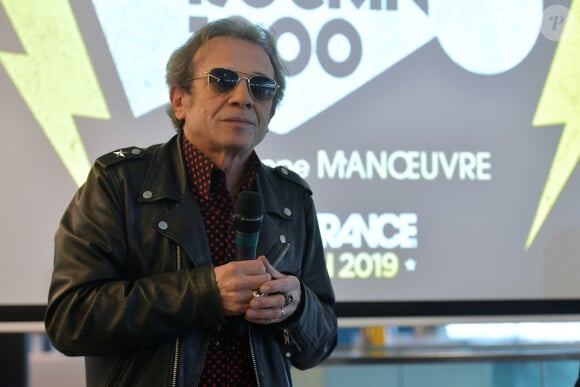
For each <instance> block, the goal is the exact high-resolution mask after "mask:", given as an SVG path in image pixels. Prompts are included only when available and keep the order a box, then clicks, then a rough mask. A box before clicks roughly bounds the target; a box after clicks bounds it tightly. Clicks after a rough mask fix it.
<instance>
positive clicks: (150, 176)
mask: <svg viewBox="0 0 580 387" xmlns="http://www.w3.org/2000/svg"><path fill="white" fill-rule="evenodd" d="M182 136H183V131H179V133H178V134H176V135H175V136H173V137H172V138H171V139H170V140H169V141H168V142H166V143H165V144H162V145H160V146H159V148H157V150H156V151H155V152H154V153H153V156H152V160H151V164H150V165H149V169H148V171H147V174H146V175H145V179H144V180H143V186H142V190H141V192H142V193H143V192H147V191H149V192H150V193H151V195H149V200H147V201H155V200H160V199H173V200H175V201H183V199H184V198H185V196H186V194H187V192H188V190H189V187H188V183H187V175H186V169H185V161H184V160H183V156H182V154H183V150H182V144H183V142H182ZM141 197H143V196H142V195H141Z"/></svg>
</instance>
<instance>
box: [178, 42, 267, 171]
mask: <svg viewBox="0 0 580 387" xmlns="http://www.w3.org/2000/svg"><path fill="white" fill-rule="evenodd" d="M193 64H194V66H193V67H194V74H193V75H194V77H195V78H199V79H195V80H193V81H192V85H191V92H190V93H187V92H186V91H184V90H180V89H172V90H171V101H172V105H173V109H174V112H175V115H176V117H177V118H179V119H185V125H184V127H183V129H184V134H185V136H186V137H187V138H188V139H189V141H190V142H191V143H193V144H194V145H195V146H196V147H198V148H199V149H200V150H201V151H202V152H204V153H205V154H206V155H207V156H209V157H210V159H212V161H214V162H215V163H216V164H218V166H220V163H221V162H223V161H224V159H225V158H228V157H232V156H240V157H241V158H242V159H245V156H247V155H249V154H250V153H251V151H252V149H253V148H254V147H255V146H256V145H257V144H258V143H259V142H260V141H262V139H263V138H264V136H265V134H266V132H267V127H268V123H269V121H270V118H271V117H270V111H271V108H272V101H267V102H261V101H256V100H254V99H252V95H251V94H250V91H249V89H248V83H247V82H246V80H245V79H240V81H239V83H238V84H237V85H236V87H235V88H234V89H233V90H231V91H228V92H225V93H216V92H215V91H212V90H210V89H209V88H208V85H207V75H204V74H203V72H204V71H209V70H211V69H214V68H226V69H231V70H235V71H238V72H240V73H245V74H259V75H264V76H266V77H269V78H272V79H273V78H274V68H273V67H272V64H271V63H270V59H269V58H268V55H267V54H266V52H265V51H264V50H263V49H262V48H261V47H260V46H258V45H255V44H253V43H250V42H247V41H245V40H240V39H234V38H231V37H216V38H213V39H211V40H209V41H208V42H207V43H206V44H205V45H204V46H202V47H200V48H199V49H198V50H197V52H196V54H195V55H194V57H193Z"/></svg>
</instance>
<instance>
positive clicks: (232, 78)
mask: <svg viewBox="0 0 580 387" xmlns="http://www.w3.org/2000/svg"><path fill="white" fill-rule="evenodd" d="M203 74H204V76H199V77H193V78H192V79H204V78H205V76H206V75H207V85H208V87H209V89H210V90H211V91H213V92H216V93H227V92H228V91H231V90H233V89H234V88H235V87H236V86H237V85H238V83H239V82H240V79H242V78H243V79H245V80H246V81H247V82H248V89H249V90H250V95H251V96H252V98H253V99H254V100H256V101H263V102H266V101H271V100H272V99H273V98H274V95H276V91H277V90H278V88H279V87H280V86H278V84H277V83H276V81H275V80H273V79H270V78H268V77H265V76H263V75H253V74H246V73H240V72H237V71H234V70H230V69H222V68H215V69H211V70H209V71H204V72H203Z"/></svg>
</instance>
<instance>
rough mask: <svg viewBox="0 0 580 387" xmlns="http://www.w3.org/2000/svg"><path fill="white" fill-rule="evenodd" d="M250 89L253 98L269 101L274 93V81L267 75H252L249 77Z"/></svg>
mask: <svg viewBox="0 0 580 387" xmlns="http://www.w3.org/2000/svg"><path fill="white" fill-rule="evenodd" d="M250 90H252V95H253V96H254V98H255V99H257V100H259V101H270V100H271V99H272V98H274V95H275V94H276V82H275V81H274V80H273V79H270V78H267V77H262V76H259V75H258V76H254V77H252V78H251V79H250Z"/></svg>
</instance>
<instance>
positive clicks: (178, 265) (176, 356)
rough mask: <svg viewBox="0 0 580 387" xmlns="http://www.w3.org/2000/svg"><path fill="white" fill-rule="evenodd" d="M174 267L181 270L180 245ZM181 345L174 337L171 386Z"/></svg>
mask: <svg viewBox="0 0 580 387" xmlns="http://www.w3.org/2000/svg"><path fill="white" fill-rule="evenodd" d="M175 253H176V254H175V255H176V257H175V268H176V271H181V246H179V245H177V246H176V249H175ZM180 347H181V341H180V340H179V337H176V338H175V346H174V349H175V356H174V357H173V374H172V375H171V387H177V371H178V368H179V351H180Z"/></svg>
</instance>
